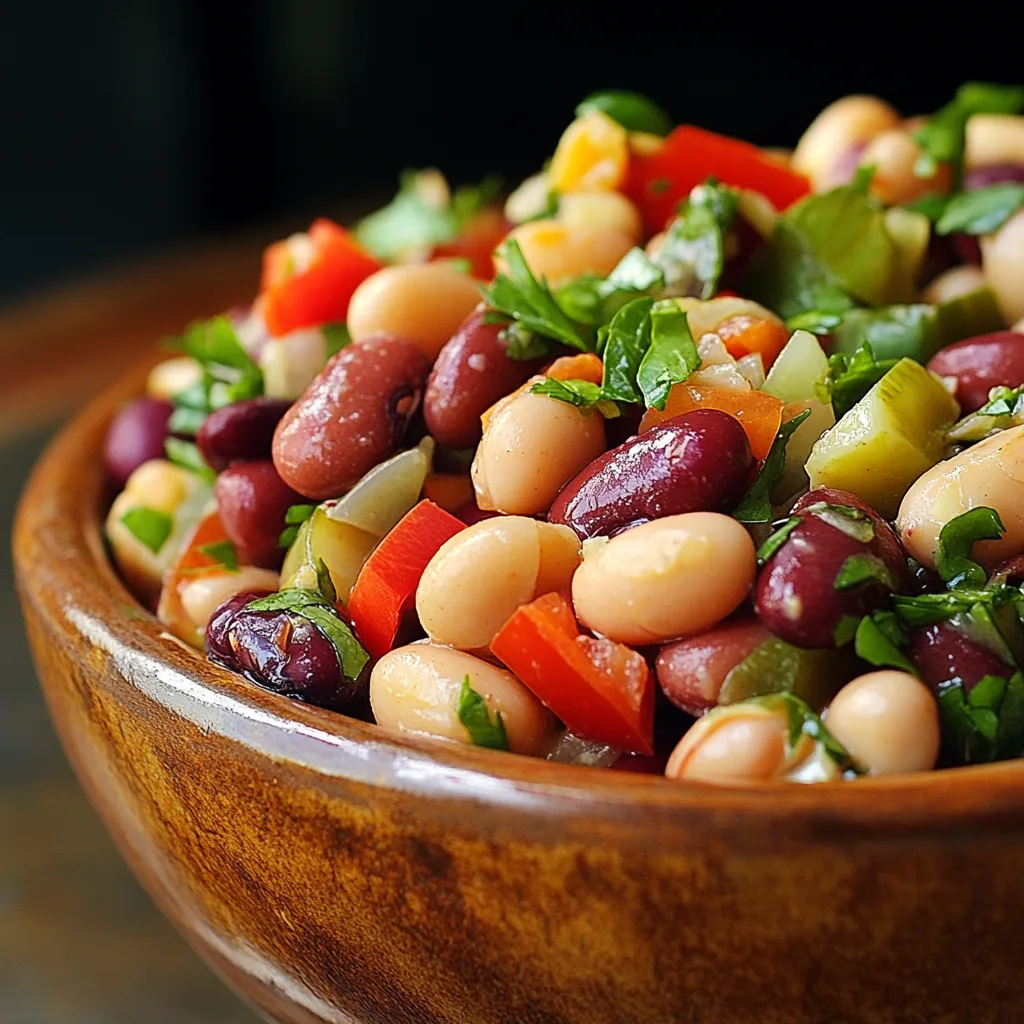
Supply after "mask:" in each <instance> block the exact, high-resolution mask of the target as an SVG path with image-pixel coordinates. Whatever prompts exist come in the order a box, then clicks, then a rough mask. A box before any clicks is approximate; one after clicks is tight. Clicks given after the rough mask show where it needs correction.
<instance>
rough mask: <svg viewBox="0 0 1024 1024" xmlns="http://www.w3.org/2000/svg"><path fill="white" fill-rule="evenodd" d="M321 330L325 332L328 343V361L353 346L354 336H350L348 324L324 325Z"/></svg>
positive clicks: (325, 339)
mask: <svg viewBox="0 0 1024 1024" xmlns="http://www.w3.org/2000/svg"><path fill="white" fill-rule="evenodd" d="M320 330H322V331H323V333H324V341H325V342H326V343H327V358H328V359H330V358H331V356H333V355H336V354H337V353H338V352H340V351H341V350H342V349H343V348H348V346H349V345H351V344H352V335H351V334H349V331H348V325H347V324H324V325H323V327H321V328H320Z"/></svg>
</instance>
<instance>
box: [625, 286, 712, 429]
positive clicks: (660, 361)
mask: <svg viewBox="0 0 1024 1024" xmlns="http://www.w3.org/2000/svg"><path fill="white" fill-rule="evenodd" d="M699 366H700V356H699V355H698V354H697V346H696V345H695V344H694V342H693V335H692V334H691V333H690V325H689V324H688V323H687V320H686V314H685V313H684V312H683V311H682V310H681V309H680V308H679V306H678V305H677V304H676V303H675V302H673V301H672V300H671V299H664V300H662V301H660V302H655V303H654V305H653V306H652V307H651V312H650V342H649V345H648V348H647V351H646V352H645V353H644V357H643V359H641V361H640V366H639V368H638V370H637V374H636V382H637V385H638V386H639V388H640V390H641V392H643V396H644V402H645V403H646V405H647V407H648V408H649V409H659V410H663V409H664V408H665V403H666V402H667V401H668V396H669V392H670V391H671V390H672V386H673V385H674V384H680V383H682V382H683V381H684V380H686V378H687V377H689V376H690V374H691V373H693V371H694V370H696V369H697V368H698V367H699Z"/></svg>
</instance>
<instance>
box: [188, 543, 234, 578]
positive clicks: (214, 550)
mask: <svg viewBox="0 0 1024 1024" xmlns="http://www.w3.org/2000/svg"><path fill="white" fill-rule="evenodd" d="M196 550H197V551H199V553H200V554H203V555H206V557H207V558H211V559H213V561H214V562H216V564H217V565H219V566H221V567H223V568H224V569H226V570H227V571H228V572H238V552H237V551H236V550H235V545H234V544H232V543H231V541H229V540H218V541H214V542H213V543H212V544H202V545H200V546H199V547H198V548H197V549H196Z"/></svg>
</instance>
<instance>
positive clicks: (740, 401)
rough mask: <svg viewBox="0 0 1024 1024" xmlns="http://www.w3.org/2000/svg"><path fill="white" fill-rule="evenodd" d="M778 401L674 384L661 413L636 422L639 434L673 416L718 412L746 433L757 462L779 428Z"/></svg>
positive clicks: (649, 413) (760, 395) (759, 395)
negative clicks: (696, 410)
mask: <svg viewBox="0 0 1024 1024" xmlns="http://www.w3.org/2000/svg"><path fill="white" fill-rule="evenodd" d="M784 404H785V403H783V402H782V400H781V399H778V398H775V397H773V396H772V395H766V394H765V393H764V392H763V391H753V390H751V391H733V390H731V389H727V388H712V387H705V386H703V385H700V384H687V383H685V382H684V383H682V384H676V385H674V386H673V388H672V390H671V391H670V392H669V396H668V401H666V403H665V409H664V411H659V410H658V409H648V410H647V412H646V414H645V415H644V418H643V419H642V420H641V421H640V430H641V432H643V431H645V430H650V429H651V427H656V426H657V425H658V424H659V423H663V422H664V421H665V420H667V419H671V418H672V417H673V416H681V415H682V414H683V413H684V412H690V411H691V410H693V409H720V410H721V411H722V412H727V413H728V414H729V415H730V416H735V417H736V419H738V420H739V421H740V425H741V426H742V427H743V429H744V430H745V431H746V433H747V440H748V441H750V450H751V452H752V453H753V455H754V458H755V459H757V460H758V461H759V462H760V461H761V460H762V459H764V457H765V456H766V455H767V454H768V449H769V448H771V446H772V441H774V440H775V435H776V434H777V433H778V432H779V427H780V426H781V425H782V410H783V408H784Z"/></svg>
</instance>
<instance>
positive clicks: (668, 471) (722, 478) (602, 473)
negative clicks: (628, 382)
mask: <svg viewBox="0 0 1024 1024" xmlns="http://www.w3.org/2000/svg"><path fill="white" fill-rule="evenodd" d="M752 465H753V456H752V455H751V454H750V444H749V442H748V441H747V435H746V433H745V432H744V430H743V428H742V427H741V426H740V423H739V420H737V419H735V418H733V417H732V416H730V415H729V414H728V413H724V412H720V411H719V410H718V409H696V410H694V411H693V412H686V413H683V414H682V415H681V416H673V417H672V419H669V420H665V421H664V422H663V423H662V424H661V425H660V426H657V427H654V428H653V429H652V430H648V431H646V433H643V434H639V435H637V436H636V437H633V438H631V439H630V440H628V441H626V442H625V443H623V444H620V445H619V446H618V448H613V449H612V450H611V451H609V452H605V453H604V455H602V456H600V457H599V458H597V459H595V460H594V461H593V462H592V463H590V465H589V466H587V467H586V468H585V469H583V470H582V471H581V472H580V473H578V474H577V475H576V476H575V477H574V478H573V479H572V480H570V481H569V482H568V483H567V484H566V485H565V487H563V488H562V490H561V492H560V493H559V495H558V497H557V498H555V501H554V504H553V505H552V506H551V509H550V511H549V512H548V521H549V522H552V523H562V524H563V525H565V526H569V527H571V528H572V529H573V530H575V531H576V533H577V534H578V535H579V536H580V537H584V538H585V537H598V536H603V535H608V534H611V533H613V532H615V531H616V530H618V529H619V528H621V527H623V526H626V525H627V524H634V525H635V524H637V523H639V522H644V521H646V520H649V519H658V518H661V517H662V516H671V515H677V514H679V513H681V512H713V511H718V510H721V509H725V508H728V507H729V506H730V505H733V504H735V503H736V502H737V501H738V500H739V499H740V497H741V496H742V495H743V491H744V489H745V488H746V486H747V483H748V479H749V476H750V470H751V466H752Z"/></svg>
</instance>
